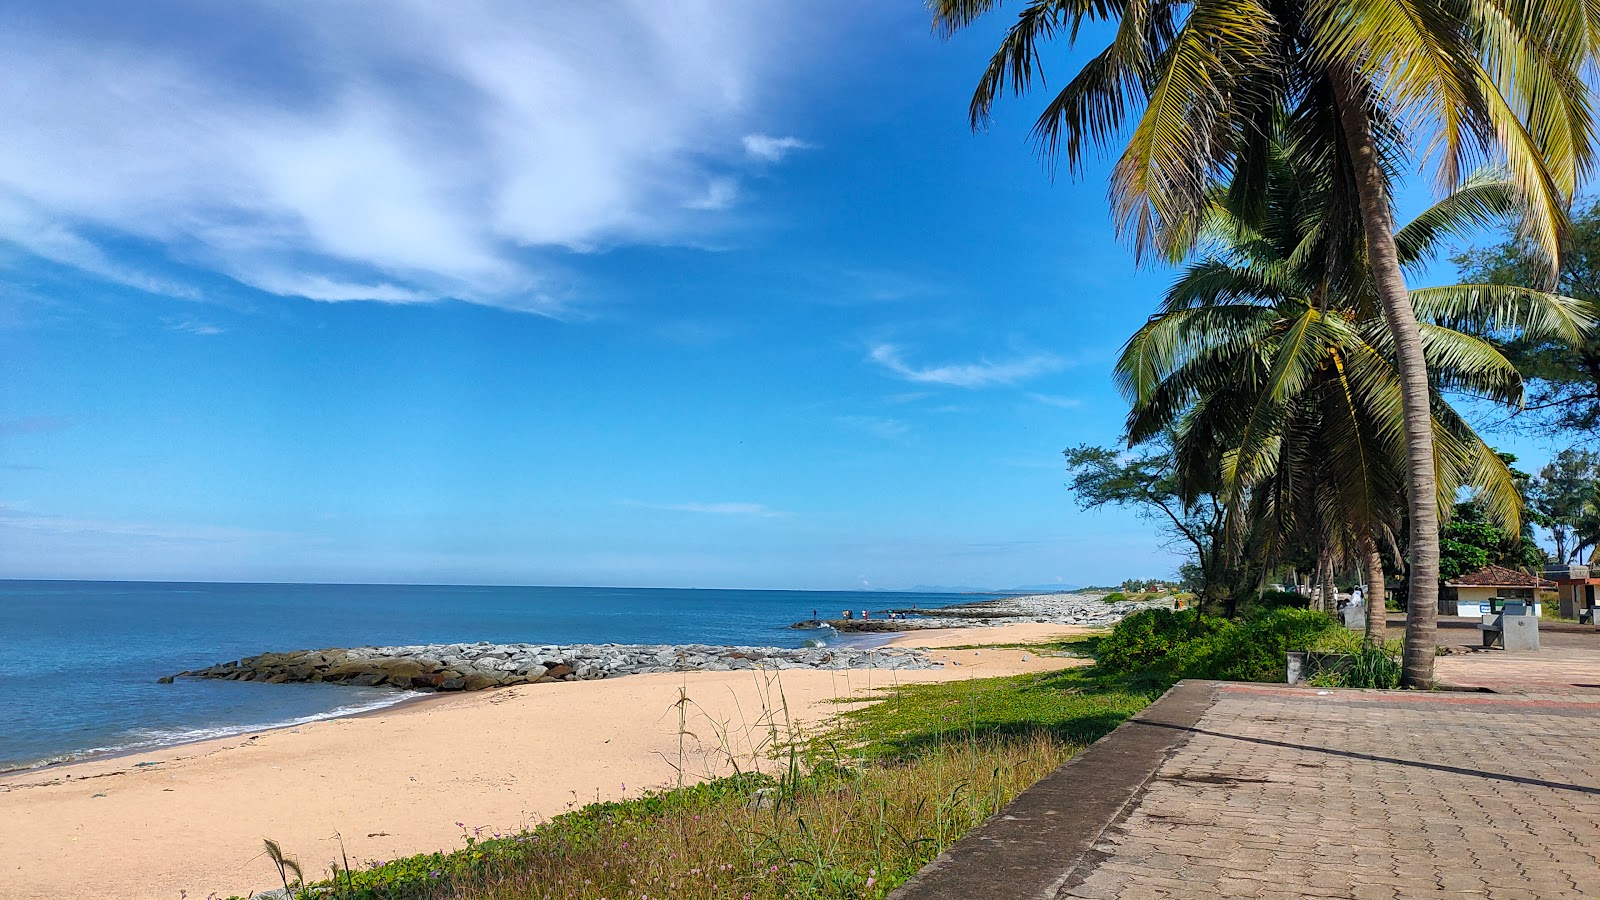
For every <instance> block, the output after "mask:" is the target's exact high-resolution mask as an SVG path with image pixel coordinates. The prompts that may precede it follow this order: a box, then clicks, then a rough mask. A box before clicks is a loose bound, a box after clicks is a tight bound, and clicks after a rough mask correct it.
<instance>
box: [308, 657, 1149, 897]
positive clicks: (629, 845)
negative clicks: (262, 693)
mask: <svg viewBox="0 0 1600 900" xmlns="http://www.w3.org/2000/svg"><path fill="white" fill-rule="evenodd" d="M1071 643H1073V644H1080V645H1081V644H1082V643H1084V642H1083V641H1073V642H1071ZM1052 646H1054V645H1052ZM985 649H988V648H985ZM979 652H983V651H979ZM1164 687H1165V685H1164V684H1161V683H1159V682H1156V681H1152V680H1150V679H1148V678H1139V677H1134V678H1108V677H1100V676H1097V675H1095V674H1094V672H1093V670H1092V669H1087V668H1084V669H1071V670H1066V671H1063V672H1056V673H1048V674H1040V675H1024V676H1018V677H1014V678H987V679H972V680H967V681H959V682H950V683H945V684H927V685H911V686H905V687H898V688H892V689H887V690H886V691H885V694H886V696H885V697H884V698H883V700H882V701H881V702H879V703H875V704H872V705H869V706H866V707H864V708H860V709H855V710H852V711H849V712H846V713H844V714H843V719H842V722H841V723H840V725H839V726H838V727H837V728H835V729H833V730H830V731H828V732H825V733H823V734H821V735H819V736H816V737H814V738H811V739H809V740H808V741H807V743H806V745H805V746H804V747H803V748H798V749H799V750H801V751H803V752H801V753H800V756H801V757H802V758H803V759H805V760H806V765H805V766H804V767H803V771H799V772H796V771H791V772H789V773H786V774H784V775H782V776H780V777H772V776H769V775H765V774H759V773H753V772H746V773H744V774H739V775H734V776H731V777H726V778H720V779H717V780H713V781H709V782H705V783H701V784H694V785H687V786H684V787H681V788H678V789H676V790H666V791H661V792H654V793H649V794H646V795H644V796H641V797H638V798H634V799H630V800H623V801H613V802H604V803H594V804H590V805H588V806H585V807H583V808H581V809H578V810H575V811H573V812H569V813H567V814H565V815H561V816H557V817H556V818H554V819H551V820H549V821H547V822H543V823H540V824H537V825H535V826H533V827H531V828H529V829H527V830H525V831H521V832H517V833H514V834H494V833H490V834H487V835H485V834H484V833H483V829H475V828H467V827H463V835H464V837H465V846H463V847H462V848H461V849H458V850H455V851H453V852H449V853H427V854H420V855H417V856H410V857H405V858H403V859H397V860H392V861H389V862H385V863H381V864H375V865H373V866H372V867H370V868H367V869H364V870H354V871H344V870H342V869H336V870H335V871H334V872H333V877H332V878H330V879H329V880H327V881H323V882H321V883H318V884H314V885H311V886H310V887H308V888H304V889H301V890H299V891H298V892H297V893H296V897H297V900H465V898H471V900H544V898H554V897H561V898H576V900H598V898H622V897H637V896H640V895H641V894H648V895H649V896H651V897H672V898H674V900H722V898H727V897H749V898H751V900H779V898H784V900H790V898H827V900H833V898H837V900H844V898H881V897H883V896H884V895H885V894H887V893H888V892H889V891H891V890H893V889H894V888H895V887H896V886H898V885H899V884H900V883H902V882H903V881H904V880H905V879H907V878H909V877H910V876H911V874H912V873H914V872H915V871H916V870H917V869H919V868H921V867H922V866H923V865H924V864H925V863H927V862H928V860H930V859H932V858H933V857H934V856H937V855H938V854H939V853H940V852H942V851H943V850H944V849H945V848H946V847H948V846H949V845H950V844H951V843H953V842H955V841H956V840H957V839H959V838H960V837H961V835H962V834H964V833H966V832H967V831H968V830H969V829H971V828H972V827H973V826H974V825H976V824H978V823H979V822H982V821H983V820H984V819H986V818H988V817H989V816H992V815H994V814H995V813H996V812H998V811H999V810H1000V808H1001V807H1003V806H1004V805H1005V804H1006V803H1008V802H1009V801H1010V800H1011V798H1012V797H1014V796H1015V795H1016V794H1017V793H1018V792H1020V791H1021V790H1023V789H1024V788H1026V787H1027V786H1029V785H1030V784H1032V783H1033V782H1034V781H1036V780H1037V779H1038V778H1040V777H1042V776H1043V775H1044V774H1046V773H1048V772H1049V771H1051V770H1053V769H1054V768H1055V767H1056V766H1058V765H1060V763H1061V762H1062V761H1064V760H1065V759H1066V758H1067V757H1068V756H1070V755H1071V754H1072V753H1073V752H1075V750H1076V749H1077V748H1078V747H1079V746H1081V745H1083V744H1087V743H1089V742H1091V741H1093V740H1095V739H1097V738H1099V737H1100V736H1102V735H1104V734H1105V733H1107V732H1109V731H1110V730H1111V729H1113V728H1115V727H1116V726H1117V725H1118V724H1120V723H1121V722H1123V721H1125V720H1126V719H1127V718H1128V717H1129V716H1131V715H1133V714H1134V713H1135V712H1137V711H1139V710H1140V709H1142V708H1143V707H1144V706H1145V705H1147V704H1148V703H1149V702H1150V701H1152V700H1153V699H1155V698H1156V697H1157V696H1159V695H1160V693H1161V691H1162V690H1163V689H1164Z"/></svg>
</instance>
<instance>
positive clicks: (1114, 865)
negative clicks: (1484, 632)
mask: <svg viewBox="0 0 1600 900" xmlns="http://www.w3.org/2000/svg"><path fill="white" fill-rule="evenodd" d="M1215 691H1216V694H1215V700H1214V701H1213V703H1212V704H1211V706H1210V708H1209V709H1208V710H1207V711H1206V712H1205V714H1204V715H1203V716H1202V717H1201V718H1200V720H1199V721H1198V722H1197V723H1196V725H1195V726H1194V731H1193V733H1192V735H1191V736H1190V737H1189V739H1188V740H1187V741H1185V742H1184V743H1183V745H1182V746H1181V747H1179V748H1178V749H1177V751H1176V752H1175V753H1173V754H1172V755H1171V756H1170V757H1169V758H1168V759H1167V760H1166V761H1165V762H1164V763H1163V764H1162V765H1161V766H1160V767H1159V768H1158V769H1157V770H1156V772H1155V775H1154V777H1153V778H1152V779H1151V780H1150V782H1149V784H1148V785H1147V787H1146V789H1145V792H1144V795H1143V796H1142V797H1141V798H1140V799H1139V801H1138V805H1137V806H1136V807H1135V808H1134V809H1133V810H1132V811H1131V812H1130V814H1129V815H1128V816H1126V817H1125V818H1124V819H1123V820H1122V821H1120V822H1118V823H1116V824H1115V825H1114V826H1113V827H1112V828H1110V829H1108V830H1107V831H1106V833H1105V834H1104V835H1103V836H1102V837H1101V839H1100V841H1098V842H1097V843H1096V845H1095V847H1094V853H1095V854H1096V855H1097V856H1100V857H1102V858H1101V859H1100V860H1099V861H1098V863H1097V864H1094V865H1093V866H1092V867H1091V868H1090V869H1089V870H1088V871H1087V872H1086V873H1084V875H1083V876H1082V878H1081V881H1079V883H1077V884H1074V885H1071V886H1069V888H1068V889H1067V890H1066V891H1065V892H1064V893H1062V894H1060V896H1065V897H1082V898H1090V897H1094V898H1116V897H1120V898H1128V900H1131V898H1135V897H1198V896H1211V897H1259V898H1285V900H1287V898H1292V897H1356V898H1396V897H1414V896H1417V895H1418V894H1424V893H1433V892H1436V891H1443V892H1448V893H1463V894H1466V895H1469V896H1487V897H1489V898H1507V900H1509V898H1524V897H1526V898H1537V897H1556V896H1575V895H1582V894H1586V893H1587V894H1600V861H1597V859H1596V853H1597V852H1600V697H1597V698H1595V699H1594V700H1592V701H1585V700H1576V699H1570V698H1560V699H1557V698H1545V699H1532V698H1517V699H1506V698H1499V697H1488V696H1481V695H1470V694H1454V695H1438V694H1433V695H1429V694H1398V693H1390V692H1379V691H1338V692H1317V691H1306V690H1298V689H1291V688H1272V687H1267V686H1255V685H1221V686H1218V687H1217V688H1215ZM1563 760H1564V761H1567V762H1566V763H1565V764H1561V762H1560V761H1563Z"/></svg>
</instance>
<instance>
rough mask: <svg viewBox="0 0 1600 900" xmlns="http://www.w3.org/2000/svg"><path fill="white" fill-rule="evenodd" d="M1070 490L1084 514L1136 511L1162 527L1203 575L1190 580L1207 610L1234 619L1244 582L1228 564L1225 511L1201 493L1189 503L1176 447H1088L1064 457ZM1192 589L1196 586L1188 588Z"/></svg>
mask: <svg viewBox="0 0 1600 900" xmlns="http://www.w3.org/2000/svg"><path fill="white" fill-rule="evenodd" d="M1062 452H1063V454H1064V455H1065V456H1066V458H1067V471H1069V472H1070V473H1072V483H1071V484H1070V485H1068V487H1069V488H1070V489H1071V491H1072V493H1073V494H1074V495H1075V496H1076V497H1077V500H1078V506H1079V508H1081V509H1085V510H1090V509H1100V508H1102V507H1106V506H1125V507H1129V508H1131V509H1132V510H1133V511H1134V512H1135V514H1137V515H1139V516H1140V517H1141V518H1144V519H1147V520H1150V521H1155V522H1158V523H1159V524H1160V526H1161V530H1162V533H1163V534H1164V535H1165V536H1166V538H1167V539H1168V540H1169V541H1170V542H1171V543H1174V544H1178V545H1181V546H1183V547H1184V549H1185V550H1186V551H1187V552H1188V554H1189V556H1190V559H1191V561H1192V562H1193V564H1194V565H1195V566H1196V567H1197V571H1196V572H1194V573H1191V575H1197V576H1198V577H1197V578H1191V577H1186V581H1190V580H1192V581H1194V582H1197V584H1195V585H1193V590H1194V591H1195V593H1196V595H1197V596H1198V597H1199V598H1200V601H1201V603H1202V604H1208V603H1209V604H1211V605H1220V606H1223V607H1225V608H1226V609H1227V611H1228V613H1229V614H1230V615H1231V614H1232V612H1233V609H1234V604H1235V603H1236V597H1235V593H1236V590H1237V588H1238V587H1239V584H1238V582H1239V579H1238V578H1237V577H1235V575H1234V573H1232V572H1231V571H1230V570H1229V568H1228V566H1227V565H1226V564H1225V561H1224V551H1223V541H1222V528H1223V521H1224V517H1225V514H1224V510H1223V507H1222V504H1221V503H1220V502H1218V500H1217V498H1216V496H1215V495H1212V494H1208V493H1203V492H1202V493H1198V494H1193V495H1191V496H1190V497H1189V498H1188V499H1185V497H1184V494H1185V493H1186V492H1185V491H1184V490H1183V489H1182V487H1181V486H1180V484H1179V477H1180V476H1179V473H1178V469H1177V466H1176V464H1175V461H1174V459H1173V455H1172V451H1171V447H1170V445H1168V444H1166V443H1165V442H1164V441H1163V440H1161V439H1159V438H1158V439H1156V440H1152V441H1150V442H1148V443H1146V444H1144V445H1142V446H1140V447H1136V448H1134V451H1133V452H1126V451H1122V450H1118V449H1114V448H1110V447H1094V446H1091V445H1088V444H1083V445H1080V446H1077V447H1069V448H1068V449H1066V450H1064V451H1062ZM1186 586H1190V585H1186Z"/></svg>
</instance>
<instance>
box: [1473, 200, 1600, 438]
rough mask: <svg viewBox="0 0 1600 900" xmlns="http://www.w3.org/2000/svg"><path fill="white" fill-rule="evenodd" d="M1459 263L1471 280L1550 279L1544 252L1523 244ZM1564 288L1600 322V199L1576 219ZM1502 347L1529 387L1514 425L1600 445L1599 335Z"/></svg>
mask: <svg viewBox="0 0 1600 900" xmlns="http://www.w3.org/2000/svg"><path fill="white" fill-rule="evenodd" d="M1454 262H1455V263H1456V265H1457V266H1458V267H1459V269H1460V271H1461V275H1462V277H1463V278H1464V279H1466V280H1468V281H1475V282H1482V283H1493V284H1511V285H1534V284H1538V283H1539V279H1540V278H1541V277H1542V275H1543V271H1542V269H1543V267H1542V264H1541V263H1540V260H1539V254H1538V253H1537V252H1536V251H1534V250H1532V249H1531V248H1529V247H1528V246H1526V244H1525V242H1523V241H1521V240H1517V239H1512V240H1508V241H1505V242H1503V243H1500V244H1497V245H1495V246H1493V247H1489V248H1487V249H1478V250H1471V251H1468V252H1466V253H1462V254H1459V255H1457V256H1456V257H1454ZM1558 290H1560V291H1561V293H1563V294H1566V295H1568V296H1571V297H1575V298H1577V299H1578V300H1581V301H1583V302H1584V303H1587V304H1588V305H1589V317H1590V318H1600V199H1593V200H1590V201H1589V203H1588V204H1587V205H1585V206H1584V207H1582V209H1581V210H1580V211H1579V212H1577V213H1575V214H1574V215H1573V217H1572V235H1571V239H1570V240H1569V241H1568V244H1567V251H1566V252H1565V253H1564V254H1563V255H1562V258H1561V282H1560V286H1559V288H1558ZM1486 337H1489V338H1490V339H1497V338H1502V339H1503V338H1504V337H1505V336H1502V335H1486ZM1503 347H1504V350H1505V354H1506V356H1507V357H1508V358H1510V360H1511V362H1512V364H1513V365H1515V366H1516V367H1517V371H1519V372H1521V373H1522V377H1523V378H1524V379H1525V380H1526V381H1527V382H1528V401H1527V404H1526V406H1525V407H1524V409H1523V410H1522V411H1521V412H1519V413H1518V415H1517V416H1516V417H1514V418H1513V419H1512V422H1513V423H1517V422H1522V423H1525V424H1527V425H1529V426H1532V427H1536V428H1538V429H1539V430H1540V431H1541V432H1544V433H1549V432H1552V431H1568V432H1572V433H1573V436H1574V438H1575V439H1578V440H1584V441H1588V442H1590V443H1591V444H1593V443H1595V442H1600V331H1591V332H1590V333H1589V335H1588V337H1587V338H1586V339H1584V340H1581V341H1576V342H1573V341H1568V340H1562V339H1560V338H1556V337H1548V336H1547V337H1544V338H1530V337H1527V336H1522V335H1519V336H1515V337H1512V338H1510V339H1506V340H1503Z"/></svg>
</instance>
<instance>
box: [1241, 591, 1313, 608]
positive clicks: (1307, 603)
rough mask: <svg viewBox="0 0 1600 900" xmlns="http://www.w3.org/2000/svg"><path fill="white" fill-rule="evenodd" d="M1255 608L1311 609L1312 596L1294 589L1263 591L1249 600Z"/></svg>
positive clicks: (1250, 604)
mask: <svg viewBox="0 0 1600 900" xmlns="http://www.w3.org/2000/svg"><path fill="white" fill-rule="evenodd" d="M1248 605H1249V606H1250V607H1251V608H1253V609H1261V610H1265V609H1310V608H1311V598H1310V597H1309V596H1307V595H1305V594H1297V593H1295V592H1294V591H1262V592H1261V594H1260V595H1259V596H1257V597H1256V598H1255V599H1253V600H1251V601H1249V604H1248Z"/></svg>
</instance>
